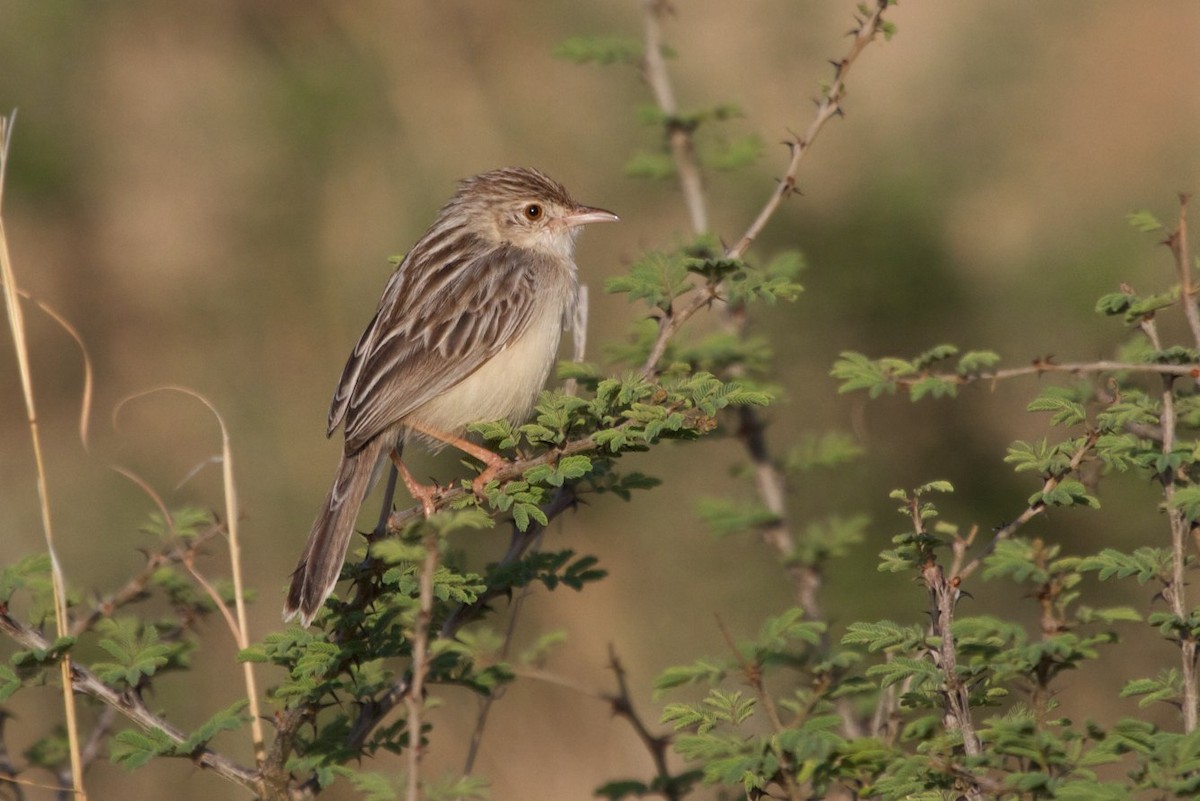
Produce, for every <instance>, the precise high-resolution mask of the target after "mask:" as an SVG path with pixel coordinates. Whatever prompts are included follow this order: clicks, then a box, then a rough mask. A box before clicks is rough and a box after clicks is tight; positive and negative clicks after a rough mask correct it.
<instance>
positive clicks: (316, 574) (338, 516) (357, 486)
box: [283, 436, 390, 626]
mask: <svg viewBox="0 0 1200 801" xmlns="http://www.w3.org/2000/svg"><path fill="white" fill-rule="evenodd" d="M389 439H390V438H389V437H385V436H379V437H375V438H374V439H373V440H371V441H370V442H368V443H367V444H366V446H364V447H363V449H362V450H360V451H359V452H357V453H355V454H352V455H345V454H343V455H342V462H341V464H340V465H338V471H337V476H336V477H335V478H334V481H333V486H332V487H330V489H329V495H328V497H326V498H325V505H324V506H323V507H321V511H320V513H319V514H318V515H317V519H316V520H315V521H314V522H313V527H312V531H311V532H310V533H309V535H308V544H307V545H306V546H304V553H303V554H301V556H300V561H299V562H298V563H297V564H296V569H295V570H294V571H292V585H291V587H289V588H288V594H287V601H285V602H284V605H283V619H284V620H285V621H287V620H291V619H292V618H294V617H297V616H299V618H300V622H301V623H302V624H304V625H305V626H307V625H308V624H309V623H311V622H312V619H313V617H315V616H316V614H317V610H318V609H320V608H321V604H323V603H324V602H325V599H326V598H328V597H329V594H330V593H331V592H333V587H334V585H335V584H337V580H338V576H339V575H341V572H342V562H343V561H345V559H346V550H347V548H349V546H350V537H351V536H352V535H353V534H354V521H355V520H357V519H358V511H359V509H360V508H361V507H362V504H363V501H364V500H366V497H367V493H368V492H370V490H371V485H372V484H373V483H374V481H375V477H376V474H377V471H376V466H377V465H378V463H379V460H380V457H381V456H382V455H383V453H384V451H385V449H386V448H387V447H388V445H389V442H388V440H389Z"/></svg>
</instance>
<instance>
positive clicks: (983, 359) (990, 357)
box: [955, 350, 1000, 376]
mask: <svg viewBox="0 0 1200 801" xmlns="http://www.w3.org/2000/svg"><path fill="white" fill-rule="evenodd" d="M999 363H1000V354H999V353H996V352H995V351H990V350H969V351H967V352H966V353H964V354H963V355H962V356H961V357H960V358H959V360H958V367H957V368H956V369H955V372H957V373H958V374H959V375H962V376H966V375H977V374H979V373H982V372H983V371H984V370H989V369H991V368H992V367H995V366H996V365H997V364H999Z"/></svg>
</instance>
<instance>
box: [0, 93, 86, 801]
mask: <svg viewBox="0 0 1200 801" xmlns="http://www.w3.org/2000/svg"><path fill="white" fill-rule="evenodd" d="M15 119H16V112H15V111H14V112H13V113H12V114H11V115H9V116H8V117H4V118H0V203H2V201H3V197H4V195H3V191H4V190H3V186H4V183H3V178H4V175H5V173H6V172H7V169H8V151H9V146H10V145H11V144H12V126H13V122H14V120H15ZM0 281H3V284H4V301H5V305H6V306H7V307H8V321H9V328H10V330H11V331H12V335H13V346H14V348H15V349H16V352H17V369H18V373H19V374H20V377H21V391H22V395H23V396H24V399H25V414H26V420H27V422H28V424H29V438H30V440H31V441H32V443H33V461H34V467H35V470H36V475H37V492H38V502H39V505H40V507H41V513H42V534H43V536H44V537H45V540H46V551H47V552H48V553H49V554H50V576H51V580H52V582H53V585H54V587H53V589H54V627H55V631H57V633H58V636H59V637H65V636H67V631H68V630H69V628H70V622H69V621H68V619H67V589H66V579H65V577H64V576H63V571H62V565H61V564H60V563H59V561H58V554H57V553H56V552H55V550H54V526H53V524H52V522H51V519H50V491H49V487H48V485H47V482H46V465H45V461H44V460H43V457H42V438H41V434H40V432H39V428H38V420H37V405H36V404H35V403H34V399H33V378H32V375H31V373H30V368H29V347H28V344H27V343H26V341H25V320H24V317H23V315H22V313H21V303H20V301H19V300H18V290H17V280H16V275H15V274H14V272H13V267H12V259H11V258H10V256H9V253H8V234H7V232H6V231H5V228H4V217H3V215H2V214H0ZM59 670H60V672H61V674H62V687H63V711H64V714H65V717H66V728H67V747H68V749H69V751H70V757H71V774H72V780H71V783H72V787H73V789H74V792H75V796H76V797H77V798H79V799H81V800H82V801H86V799H87V792H86V791H85V790H84V787H83V761H82V759H81V758H80V754H79V723H78V721H77V720H76V716H75V696H74V695H73V694H72V693H71V660H70V656H69V655H66V656H64V657H63V660H62V662H61V663H60V664H59Z"/></svg>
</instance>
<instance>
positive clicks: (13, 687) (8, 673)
mask: <svg viewBox="0 0 1200 801" xmlns="http://www.w3.org/2000/svg"><path fill="white" fill-rule="evenodd" d="M19 689H21V677H20V676H18V675H17V673H16V671H14V670H13V669H12V668H10V667H9V666H8V665H5V664H4V663H2V662H0V701H6V700H8V698H9V697H10V696H11V695H12V694H13V693H15V692H16V691H17V690H19Z"/></svg>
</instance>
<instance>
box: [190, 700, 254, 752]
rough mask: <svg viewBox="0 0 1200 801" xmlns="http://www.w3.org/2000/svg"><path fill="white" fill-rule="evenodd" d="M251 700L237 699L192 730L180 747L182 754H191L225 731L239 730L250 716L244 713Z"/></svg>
mask: <svg viewBox="0 0 1200 801" xmlns="http://www.w3.org/2000/svg"><path fill="white" fill-rule="evenodd" d="M248 703H249V702H248V701H246V699H244V698H243V699H242V700H240V701H235V702H234V703H232V704H230V705H229V706H228V707H226V708H225V709H222V710H221V711H220V712H217V713H216V714H215V715H213V716H212V717H211V718H209V719H208V720H206V721H205V722H204V723H203V724H201V726H200V728H198V729H196V730H195V731H194V732H192V734H191V736H189V737H188V738H187V740H185V741H184V742H183V743H181V744H180V745H179V747H178V749H177V750H178V752H179V753H181V754H191V753H193V752H195V751H196V749H198V748H202V747H204V746H205V745H207V744H208V741H209V740H211V739H212V738H213V737H215V736H216V735H217V734H218V733H220V732H223V731H237V730H238V729H240V728H241V727H242V726H243V725H245V724H246V722H247V721H248V718H247V717H246V716H245V715H243V714H242V712H243V711H244V710H245V709H246V706H247V704H248Z"/></svg>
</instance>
